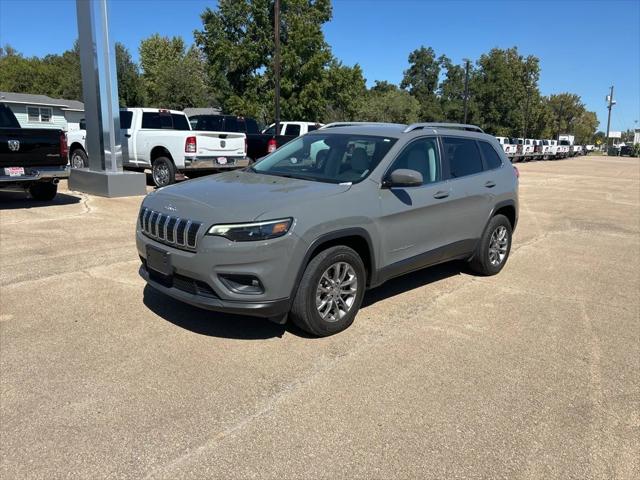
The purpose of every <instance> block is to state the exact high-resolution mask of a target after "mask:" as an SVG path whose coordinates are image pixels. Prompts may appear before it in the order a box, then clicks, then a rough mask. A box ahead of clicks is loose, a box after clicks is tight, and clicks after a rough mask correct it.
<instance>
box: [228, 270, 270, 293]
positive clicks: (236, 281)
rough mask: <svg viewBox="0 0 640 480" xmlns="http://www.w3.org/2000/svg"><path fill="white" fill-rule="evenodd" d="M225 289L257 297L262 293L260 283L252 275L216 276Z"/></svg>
mask: <svg viewBox="0 0 640 480" xmlns="http://www.w3.org/2000/svg"><path fill="white" fill-rule="evenodd" d="M218 277H219V278H220V280H221V281H222V283H223V284H224V286H225V287H227V288H228V289H229V290H231V291H232V292H235V293H244V294H250V295H259V294H261V293H264V287H263V286H262V282H260V280H259V279H258V277H255V276H253V275H237V274H223V275H218Z"/></svg>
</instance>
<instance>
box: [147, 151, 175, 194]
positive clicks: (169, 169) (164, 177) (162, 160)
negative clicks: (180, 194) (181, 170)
mask: <svg viewBox="0 0 640 480" xmlns="http://www.w3.org/2000/svg"><path fill="white" fill-rule="evenodd" d="M176 172H177V170H176V166H175V165H174V164H173V161H171V159H170V158H167V157H158V158H156V159H155V160H154V161H153V164H152V165H151V177H152V178H153V184H154V185H155V186H156V187H158V188H160V187H166V186H167V185H171V184H172V183H176Z"/></svg>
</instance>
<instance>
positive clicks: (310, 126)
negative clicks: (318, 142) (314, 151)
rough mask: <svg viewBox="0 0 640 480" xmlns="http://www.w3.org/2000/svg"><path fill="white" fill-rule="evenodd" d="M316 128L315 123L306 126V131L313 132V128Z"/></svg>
mask: <svg viewBox="0 0 640 480" xmlns="http://www.w3.org/2000/svg"><path fill="white" fill-rule="evenodd" d="M317 129H318V125H317V124H316V125H309V126H308V127H307V132H313V131H314V130H317Z"/></svg>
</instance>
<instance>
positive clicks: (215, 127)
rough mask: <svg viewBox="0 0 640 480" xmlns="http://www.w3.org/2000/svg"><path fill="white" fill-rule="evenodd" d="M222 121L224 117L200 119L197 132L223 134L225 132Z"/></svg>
mask: <svg viewBox="0 0 640 480" xmlns="http://www.w3.org/2000/svg"><path fill="white" fill-rule="evenodd" d="M222 120H223V117H220V116H207V117H198V123H197V124H196V130H207V131H209V132H221V131H223V130H222V128H223V126H222V124H223V121H222Z"/></svg>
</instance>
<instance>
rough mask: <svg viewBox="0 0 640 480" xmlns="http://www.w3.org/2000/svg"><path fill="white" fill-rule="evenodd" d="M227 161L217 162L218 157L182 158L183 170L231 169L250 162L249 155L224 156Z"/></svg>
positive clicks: (245, 165) (241, 166)
mask: <svg viewBox="0 0 640 480" xmlns="http://www.w3.org/2000/svg"><path fill="white" fill-rule="evenodd" d="M224 158H226V159H227V163H219V161H218V157H195V158H192V159H189V158H185V159H184V170H185V171H188V170H233V169H235V168H244V167H248V166H249V165H250V164H251V159H250V158H249V157H224Z"/></svg>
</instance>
